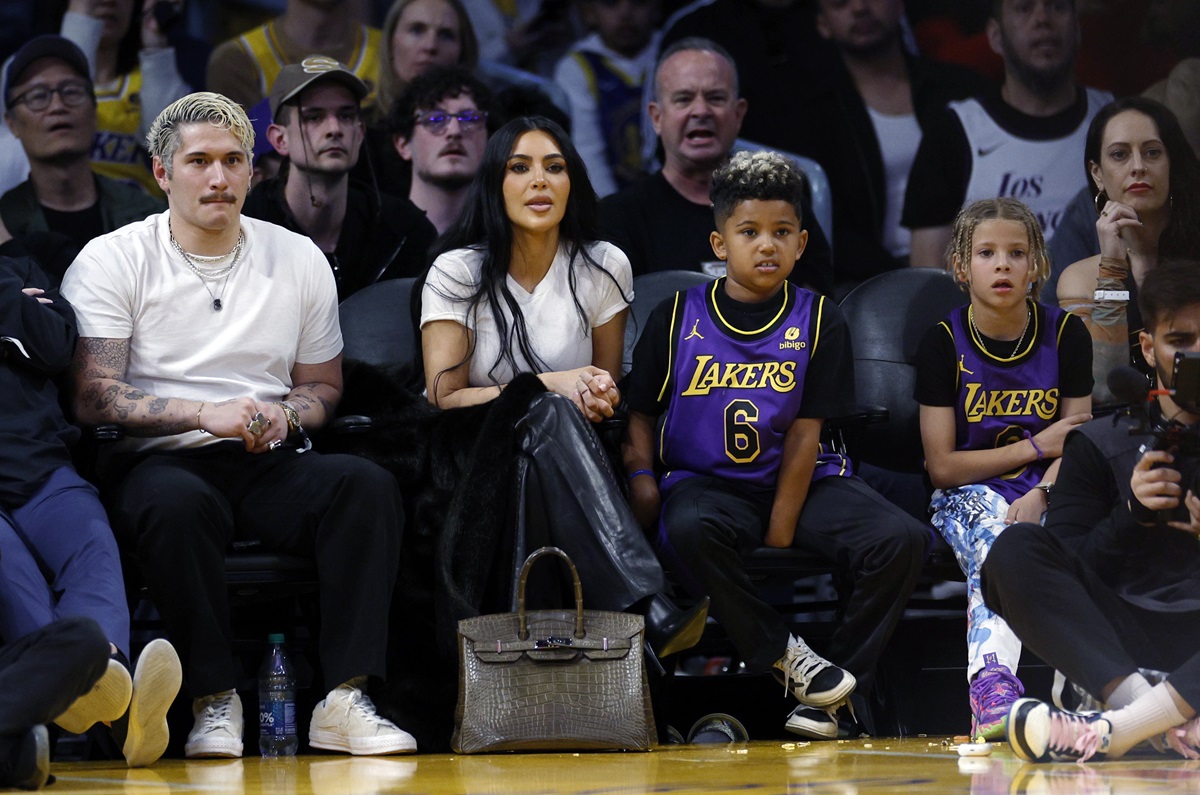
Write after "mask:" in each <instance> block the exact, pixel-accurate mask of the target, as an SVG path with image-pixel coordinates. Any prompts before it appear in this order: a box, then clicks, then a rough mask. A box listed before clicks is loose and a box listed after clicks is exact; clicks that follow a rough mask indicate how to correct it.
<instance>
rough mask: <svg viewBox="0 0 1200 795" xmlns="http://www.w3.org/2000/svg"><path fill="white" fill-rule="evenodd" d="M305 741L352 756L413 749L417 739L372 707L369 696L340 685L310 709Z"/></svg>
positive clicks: (356, 689)
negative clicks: (310, 719) (310, 717)
mask: <svg viewBox="0 0 1200 795" xmlns="http://www.w3.org/2000/svg"><path fill="white" fill-rule="evenodd" d="M308 744H309V745H311V746H312V747H313V748H324V749H325V750H327V751H343V752H345V753H350V754H354V755H355V756H369V755H376V754H411V753H416V750H417V741H416V739H415V738H414V737H413V736H412V735H411V734H409V733H408V732H406V731H404V730H403V729H401V728H400V727H398V726H396V724H394V723H392V722H391V721H390V720H387V719H386V718H382V717H380V716H379V714H378V713H377V712H376V711H375V704H373V703H372V702H371V699H370V697H369V696H368V695H367V694H366V693H364V692H362V691H361V690H359V689H358V688H356V687H351V686H349V685H342V686H341V687H337V688H334V689H333V690H331V691H330V693H329V695H327V696H325V699H324V700H323V701H321V702H320V703H319V704H317V706H316V707H315V708H314V709H313V714H312V721H311V722H310V723H309V725H308Z"/></svg>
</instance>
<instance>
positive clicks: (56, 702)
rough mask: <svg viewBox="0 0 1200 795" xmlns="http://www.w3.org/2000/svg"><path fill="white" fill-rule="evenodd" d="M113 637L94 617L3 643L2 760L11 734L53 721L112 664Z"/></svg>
mask: <svg viewBox="0 0 1200 795" xmlns="http://www.w3.org/2000/svg"><path fill="white" fill-rule="evenodd" d="M109 652H110V649H109V645H108V638H106V637H105V636H104V632H103V630H101V629H100V626H99V625H98V624H97V623H96V622H95V621H93V620H92V619H90V618H80V617H71V618H62V619H59V620H57V621H54V622H52V623H50V624H47V625H46V626H44V627H42V628H41V629H39V630H36V631H34V632H31V633H29V634H28V635H25V636H24V637H22V638H18V639H17V640H15V641H13V642H11V643H8V644H6V645H4V646H3V647H0V759H2V758H4V757H5V756H6V754H7V751H8V749H7V747H5V745H6V742H7V738H10V737H12V736H14V735H18V734H22V733H24V732H25V731H27V730H28V729H29V728H30V727H32V726H37V725H40V724H43V723H49V722H50V721H52V720H54V719H55V718H57V717H58V716H59V715H61V714H63V713H64V712H66V711H67V707H69V706H71V703H72V702H73V701H74V700H75V699H77V698H79V697H80V696H82V695H83V694H84V693H86V692H88V691H89V690H91V689H92V687H93V686H94V685H95V684H96V682H97V681H99V679H100V677H101V676H103V675H104V671H105V670H106V669H107V668H108V655H109Z"/></svg>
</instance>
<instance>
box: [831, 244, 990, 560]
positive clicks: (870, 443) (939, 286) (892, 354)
mask: <svg viewBox="0 0 1200 795" xmlns="http://www.w3.org/2000/svg"><path fill="white" fill-rule="evenodd" d="M967 300H968V299H967V295H966V293H965V292H963V291H962V290H961V289H960V288H959V286H958V283H957V282H955V281H954V279H953V278H952V277H951V276H950V275H949V274H947V273H945V272H943V271H940V270H933V269H929V268H901V269H899V270H894V271H888V272H887V273H882V274H880V275H878V276H875V277H873V278H871V279H868V280H867V281H865V282H863V283H862V284H860V285H859V286H858V287H856V288H854V289H853V290H851V291H850V293H849V294H848V295H847V296H846V297H845V298H844V299H843V300H842V303H841V309H842V313H843V314H844V315H845V317H846V322H847V323H848V324H849V326H850V335H851V338H852V339H853V341H854V379H855V384H856V387H857V392H858V401H859V402H860V403H862V404H866V405H871V406H879V407H881V408H883V409H885V410H886V419H885V420H883V421H882V422H875V423H870V424H867V425H864V426H863V427H862V428H861V429H858V430H857V431H856V432H855V434H854V438H853V442H852V445H851V447H852V453H853V456H854V460H855V463H856V464H861V465H863V466H862V467H861V469H865V470H867V472H866V480H867V481H868V482H870V483H871V485H872V486H874V487H875V488H876V489H877V490H878V491H880V492H882V493H883V494H884V496H886V497H888V498H889V499H891V500H893V501H894V502H896V503H897V504H898V505H901V506H903V507H905V508H906V509H908V510H909V511H910V512H911V513H913V514H915V515H918V516H919V517H920V518H922V520H925V518H926V509H927V507H928V505H929V498H930V494H929V489H928V486H927V481H926V478H925V455H924V449H923V448H922V445H921V423H920V406H919V405H918V404H917V401H916V400H915V399H914V398H913V387H914V386H915V384H916V380H917V368H916V364H915V362H916V358H917V347H918V346H919V345H920V343H921V338H922V337H923V336H924V335H925V332H926V331H928V330H929V329H930V328H932V327H933V325H934V324H935V323H937V322H938V321H939V320H942V319H943V318H945V317H946V316H947V315H949V314H950V313H951V312H952V311H954V310H955V309H957V308H959V307H961V306H963V305H965V304H966V303H967ZM872 467H874V468H876V469H875V471H874V472H872V471H870V468H872ZM931 536H932V541H933V543H932V545H931V548H930V557H929V563H928V565H929V567H930V568H931V570H932V572H933V573H935V575H940V576H942V577H943V578H945V579H961V578H962V573H961V572H960V571H959V569H958V564H957V562H956V561H955V560H954V556H953V553H952V552H951V551H950V548H949V547H948V546H947V545H946V543H945V542H944V541H943V540H942V538H941V536H939V535H938V534H937V533H936V532H933V531H932V529H931Z"/></svg>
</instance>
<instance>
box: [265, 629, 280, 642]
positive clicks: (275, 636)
mask: <svg viewBox="0 0 1200 795" xmlns="http://www.w3.org/2000/svg"><path fill="white" fill-rule="evenodd" d="M267 643H283V633H282V632H272V633H271V634H270V635H267Z"/></svg>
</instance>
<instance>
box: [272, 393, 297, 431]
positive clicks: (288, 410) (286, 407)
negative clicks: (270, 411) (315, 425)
mask: <svg viewBox="0 0 1200 795" xmlns="http://www.w3.org/2000/svg"><path fill="white" fill-rule="evenodd" d="M278 405H279V408H281V409H283V413H284V414H285V415H287V423H288V433H295V432H296V431H298V430H300V429H301V427H302V426H301V425H300V412H299V411H297V410H296V407H295V406H294V405H292V404H291V403H290V402H288V401H286V400H284V401H280V403H279V404H278Z"/></svg>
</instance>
